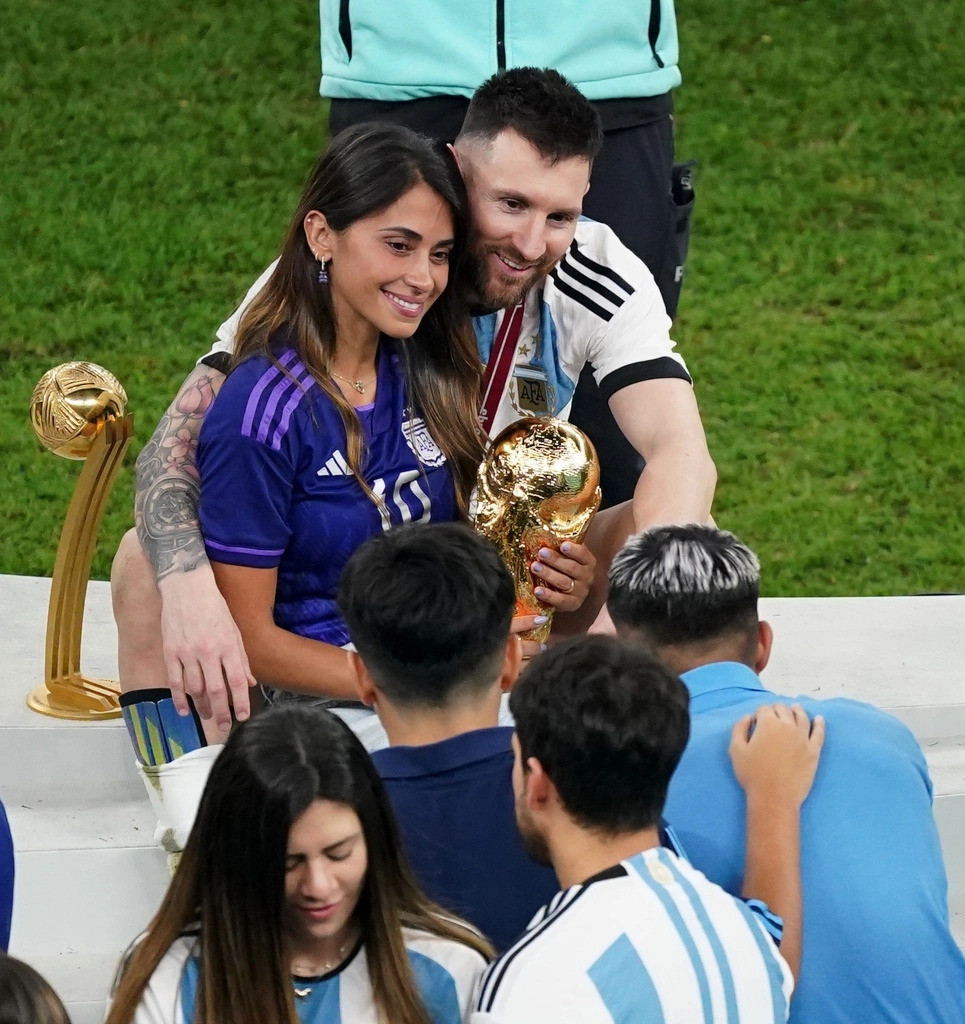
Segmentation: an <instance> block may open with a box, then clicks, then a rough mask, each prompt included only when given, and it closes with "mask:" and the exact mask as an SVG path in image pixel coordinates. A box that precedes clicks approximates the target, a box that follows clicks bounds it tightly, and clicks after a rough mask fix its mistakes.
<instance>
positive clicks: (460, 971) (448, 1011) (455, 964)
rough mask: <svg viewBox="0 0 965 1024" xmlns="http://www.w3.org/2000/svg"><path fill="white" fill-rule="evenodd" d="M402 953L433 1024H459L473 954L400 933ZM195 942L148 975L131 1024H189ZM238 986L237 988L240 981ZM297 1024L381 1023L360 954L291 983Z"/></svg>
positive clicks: (479, 965)
mask: <svg viewBox="0 0 965 1024" xmlns="http://www.w3.org/2000/svg"><path fill="white" fill-rule="evenodd" d="M405 945H406V952H407V953H408V954H409V962H410V964H411V965H412V972H413V974H414V975H415V979H416V984H417V986H418V989H419V994H420V995H421V996H422V1001H423V1003H424V1004H425V1007H426V1009H427V1011H428V1013H429V1019H430V1020H431V1021H432V1024H462V1022H463V1021H464V1020H466V1019H467V1016H468V1013H469V1007H470V1005H471V1001H472V995H473V991H474V989H475V987H476V984H477V982H478V980H479V976H480V974H481V973H482V971H483V968H484V967H485V961H484V960H483V958H482V957H481V956H480V955H479V953H477V952H476V951H475V950H474V949H470V948H469V947H468V946H464V945H462V944H461V943H458V942H453V941H451V940H450V939H441V938H438V937H436V936H434V935H429V934H427V933H425V932H417V931H412V930H409V929H407V930H406V931H405ZM196 953H197V940H196V939H195V938H193V937H190V936H184V937H183V938H180V939H178V940H177V942H175V944H174V945H173V946H172V947H171V948H170V949H169V950H168V952H167V953H166V954H165V956H164V958H163V959H162V960H161V963H160V964H159V965H158V967H157V970H156V971H155V972H154V974H153V975H152V976H151V980H150V981H149V982H148V985H147V988H146V989H145V990H144V996H143V998H142V999H141V1003H140V1005H139V1006H138V1008H137V1011H136V1012H135V1014H134V1024H193V1021H194V1007H195V999H196V996H197V989H198V960H197V956H196ZM239 983H241V982H240V981H239ZM292 985H293V988H294V991H295V1010H296V1012H297V1013H298V1019H299V1021H301V1024H382V1022H381V1021H380V1020H379V1018H378V1017H377V1016H376V1013H375V1006H374V1004H373V1002H372V987H371V985H370V983H369V970H368V964H367V962H366V958H365V949H364V947H362V946H359V947H358V948H357V949H356V950H355V952H354V953H353V954H352V955H351V956H350V957H349V959H348V960H347V961H346V962H345V963H344V964H342V965H341V967H339V968H338V969H337V970H334V971H332V972H330V973H329V974H326V975H324V976H323V977H320V978H292Z"/></svg>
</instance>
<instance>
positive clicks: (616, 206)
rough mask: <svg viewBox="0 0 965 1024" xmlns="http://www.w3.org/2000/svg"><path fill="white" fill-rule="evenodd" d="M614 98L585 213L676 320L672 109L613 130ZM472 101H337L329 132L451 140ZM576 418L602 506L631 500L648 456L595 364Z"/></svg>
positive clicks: (581, 390) (581, 387)
mask: <svg viewBox="0 0 965 1024" xmlns="http://www.w3.org/2000/svg"><path fill="white" fill-rule="evenodd" d="M614 102H615V101H607V103H606V104H603V105H601V106H602V107H603V109H604V110H605V111H606V112H605V113H603V120H604V126H605V127H604V141H603V149H602V150H601V151H600V154H599V156H598V157H597V158H596V160H595V161H594V164H593V173H592V175H591V176H590V191H589V192H587V194H586V198H585V199H584V200H583V211H584V213H585V214H586V215H587V216H588V217H591V218H592V219H593V220H598V221H602V222H603V223H604V224H608V225H609V226H610V227H611V228H613V230H614V231H615V232H616V234H617V236H618V237H619V239H620V241H622V242H623V244H624V245H625V246H627V248H628V249H630V250H631V251H633V252H634V253H636V255H637V256H639V257H640V259H641V260H643V262H644V263H645V264H646V265H647V267H648V269H649V270H650V273H652V274H653V276H654V278H655V280H656V282H657V286H658V288H659V289H660V293H661V295H662V296H663V300H664V305H665V306H666V307H667V312H668V314H669V315H670V317H671V318H672V317H673V316H674V315H675V313H676V311H677V300H678V298H679V294H680V277H681V272H680V270H679V269H678V268H679V267H680V266H682V263H683V257H682V256H681V255H680V254H679V253H678V252H677V250H676V248H675V246H674V244H673V243H674V225H675V222H676V219H677V216H678V209H677V206H676V203H675V201H674V197H673V195H672V192H671V173H672V168H673V156H674V146H673V114H672V113H669V112H668V113H661V114H660V115H659V116H657V117H651V118H648V119H647V120H645V121H644V123H641V124H630V125H628V126H621V127H613V128H607V127H606V124H607V122H608V121H612V120H613V118H612V105H613V104H614ZM468 105H469V101H468V100H466V99H464V98H462V97H459V96H432V97H428V98H426V99H419V100H408V101H404V102H399V103H383V102H379V101H370V100H332V101H331V107H330V116H329V130H330V132H331V134H332V135H335V134H337V133H338V132H340V131H343V130H344V129H345V128H348V127H350V126H351V125H353V124H357V123H359V122H361V121H390V122H392V123H394V124H403V125H406V126H407V127H409V128H412V129H413V130H414V131H417V132H420V133H421V134H423V135H428V136H429V137H431V138H436V139H439V140H442V141H445V142H451V141H452V140H453V139H454V138H455V137H456V135H457V134H458V132H459V129H460V127H461V126H462V119H463V117H464V115H465V112H466V108H467V107H468ZM667 106H668V107H669V102H668V103H667ZM602 112H603V111H601V113H602ZM631 120H632V119H631ZM570 419H571V420H572V421H573V422H574V423H575V424H576V425H577V426H578V427H580V429H581V430H583V431H585V432H586V434H587V435H588V436H589V438H590V440H591V441H592V442H593V445H594V447H595V448H596V450H597V454H598V455H599V457H600V479H601V486H602V489H603V505H602V507H603V508H606V507H608V506H610V505H616V504H618V503H619V502H621V501H627V500H628V499H629V498H631V497H632V495H633V489H634V487H635V485H636V482H637V479H638V478H639V476H640V473H641V471H642V469H643V459H642V458H641V457H640V455H639V454H638V453H637V451H636V450H635V449H634V447H633V446H632V445H631V444H630V442H629V441H628V440H627V439H626V438H625V437H624V436H623V433H622V431H621V430H620V428H619V427H618V426H617V424H616V421H615V420H614V419H613V415H612V413H611V412H610V408H609V405H608V404H607V402H606V401H605V399H604V398H603V396H602V395H601V394H600V389H599V388H598V387H597V384H596V381H595V380H594V378H593V372H592V368H591V367H589V366H587V367H585V368H584V370H583V372H582V373H581V374H580V379H579V382H578V383H577V388H576V393H575V394H574V396H573V407H572V411H571V412H570Z"/></svg>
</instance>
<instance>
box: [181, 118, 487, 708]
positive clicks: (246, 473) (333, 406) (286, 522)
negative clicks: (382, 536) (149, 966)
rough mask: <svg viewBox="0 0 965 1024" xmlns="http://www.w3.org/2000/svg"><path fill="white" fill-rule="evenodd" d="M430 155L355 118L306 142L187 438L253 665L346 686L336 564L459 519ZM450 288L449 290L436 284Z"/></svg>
mask: <svg viewBox="0 0 965 1024" xmlns="http://www.w3.org/2000/svg"><path fill="white" fill-rule="evenodd" d="M465 217H466V214H465V203H464V197H463V188H462V183H461V180H460V179H459V176H458V173H457V171H456V170H455V168H454V167H453V166H451V165H450V164H449V162H448V160H447V158H446V157H445V155H444V154H443V153H442V152H441V151H439V150H437V149H435V148H434V147H433V145H432V144H431V143H430V142H429V141H428V140H426V139H423V138H421V137H420V136H417V135H415V134H414V133H412V132H410V131H409V130H408V129H405V128H400V127H397V126H391V125H362V126H359V127H358V128H355V129H353V130H351V131H348V132H345V133H343V134H342V135H340V136H339V137H338V138H337V139H336V140H335V141H334V142H333V143H332V144H331V146H330V147H329V148H328V150H327V151H326V152H325V153H324V154H323V155H322V156H321V158H320V159H319V161H318V163H317V164H316V166H315V169H314V171H313V172H312V174H311V176H310V178H309V180H308V183H307V185H306V187H305V190H304V193H303V195H302V198H301V200H300V202H299V204H298V208H297V210H296V212H295V215H294V217H293V219H292V222H291V225H290V227H289V229H288V232H287V234H286V237H285V240H284V243H283V246H282V250H281V255H280V257H279V260H278V262H277V264H276V266H275V268H274V270H273V272H272V274H271V276H270V278H269V279H268V281H267V283H266V284H265V286H264V287H263V288H262V290H261V292H260V293H259V294H258V295H257V296H256V297H255V299H254V300H253V301H252V302H251V304H250V305H249V306H248V308H247V309H246V311H245V313H244V315H243V317H242V319H241V322H240V325H239V329H238V335H237V340H236V346H235V354H234V357H233V360H232V373H231V374H230V375H229V377H228V378H227V379H226V381H225V383H224V385H223V387H222V389H221V391H220V393H219V395H218V399H217V401H216V402H215V403H214V405H213V407H212V408H211V410H210V411H209V413H208V415H207V417H206V418H205V422H204V426H203V428H202V431H201V437H200V443H199V448H198V468H199V471H200V475H201V524H202V529H203V531H204V537H205V544H206V548H207V551H208V556H209V558H210V560H211V562H212V564H213V567H214V571H215V576H216V579H217V581H218V585H219V587H220V588H221V590H222V592H223V594H224V596H225V599H226V601H227V603H228V607H229V608H230V610H231V612H232V615H233V616H234V618H235V620H236V622H237V623H238V626H239V628H240V630H241V634H242V638H243V640H244V644H245V649H246V651H247V653H248V657H249V660H250V663H251V669H252V672H253V673H254V675H255V676H256V677H257V678H258V679H259V680H260V681H262V682H266V683H270V684H271V685H273V686H275V687H278V688H280V689H283V690H291V691H295V692H301V693H307V694H319V695H324V696H327V697H332V698H336V699H339V700H345V699H347V698H354V696H355V689H354V674H353V672H352V669H351V666H350V664H349V660H348V658H347V657H346V654H345V652H344V651H343V650H342V649H341V648H342V646H343V645H344V644H345V643H346V642H347V641H348V634H347V632H346V631H345V627H344V623H343V622H342V620H341V617H340V616H339V615H338V612H337V609H336V607H335V594H336V590H337V584H338V577H339V575H340V572H341V569H342V567H343V566H344V564H345V562H346V561H347V560H348V558H349V556H350V555H351V554H352V552H353V551H354V550H355V548H357V547H358V546H359V545H360V544H361V543H362V542H363V541H364V540H366V539H367V538H368V537H369V536H371V535H372V534H374V533H377V532H378V531H379V530H383V529H389V528H390V527H392V526H394V525H397V524H399V523H402V522H408V521H413V520H425V519H434V520H436V519H442V520H446V519H450V520H451V519H454V518H459V517H465V515H466V512H467V507H468V502H469V495H470V491H471V489H472V486H473V483H474V480H475V472H476V467H477V465H478V463H479V461H480V459H481V457H482V454H483V437H482V434H481V431H480V427H479V422H478V418H477V407H478V406H477V403H478V392H479V383H480V376H481V367H480V363H479V357H478V354H477V351H476V345H475V339H474V336H473V334H472V330H471V326H470V323H469V319H468V316H467V314H466V310H465V308H464V305H463V302H462V300H461V298H460V294H459V293H460V291H461V289H458V288H454V287H451V281H450V276H451V274H453V273H454V272H455V271H456V268H458V267H459V266H460V261H461V255H462V249H463V243H464V240H465V237H466V230H465ZM447 285H449V287H447Z"/></svg>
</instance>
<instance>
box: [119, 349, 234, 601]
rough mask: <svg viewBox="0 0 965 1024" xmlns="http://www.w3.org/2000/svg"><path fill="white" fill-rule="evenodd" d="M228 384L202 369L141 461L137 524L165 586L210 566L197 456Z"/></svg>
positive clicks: (192, 376) (185, 385)
mask: <svg viewBox="0 0 965 1024" xmlns="http://www.w3.org/2000/svg"><path fill="white" fill-rule="evenodd" d="M223 381H224V374H222V373H219V372H218V371H217V370H214V369H212V368H211V367H210V366H204V365H201V366H198V367H196V368H195V370H194V371H193V372H192V373H191V374H190V375H189V376H188V378H187V380H185V382H184V383H183V384H182V385H181V390H180V391H179V392H178V394H177V397H176V398H175V399H174V401H173V402H172V403H171V405H170V407H169V408H168V410H167V412H166V413H165V414H164V415H163V416H162V417H161V422H160V423H159V424H158V426H157V430H155V431H154V433H153V435H152V436H151V439H150V440H149V441H148V442H147V444H146V445H145V446H144V448H143V449H142V450H141V454H140V455H138V457H137V465H136V473H137V489H136V494H135V498H134V524H135V526H136V528H137V536H138V538H139V540H140V541H141V546H142V547H143V548H144V551H145V552H146V554H147V557H148V558H149V559H150V561H151V565H153V566H154V573H155V577H156V578H157V580H158V581H159V582H160V580H162V579H163V578H164V577H165V576H167V575H168V574H169V573H172V572H191V570H192V569H197V568H198V566H200V565H206V564H207V562H208V558H207V555H205V553H204V541H203V540H202V538H201V527H200V524H199V522H198V500H199V498H200V494H201V487H200V483H199V480H198V470H197V468H196V466H195V455H196V452H197V447H198V434H199V433H200V431H201V423H202V421H203V420H204V416H205V413H206V412H207V411H208V409H209V408H210V407H211V403H212V402H213V401H214V397H215V395H216V394H217V393H218V389H219V388H220V387H221V384H222V382H223Z"/></svg>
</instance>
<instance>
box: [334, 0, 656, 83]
mask: <svg viewBox="0 0 965 1024" xmlns="http://www.w3.org/2000/svg"><path fill="white" fill-rule="evenodd" d="M345 4H346V6H347V5H348V0H345ZM659 35H660V0H650V27H649V28H648V29H647V38H648V39H649V40H650V50H651V52H652V53H653V59H654V60H655V61H656V62H657V67H658V68H662V67H663V61H662V60H661V59H660V54H659V53H657V37H658V36H659Z"/></svg>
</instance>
